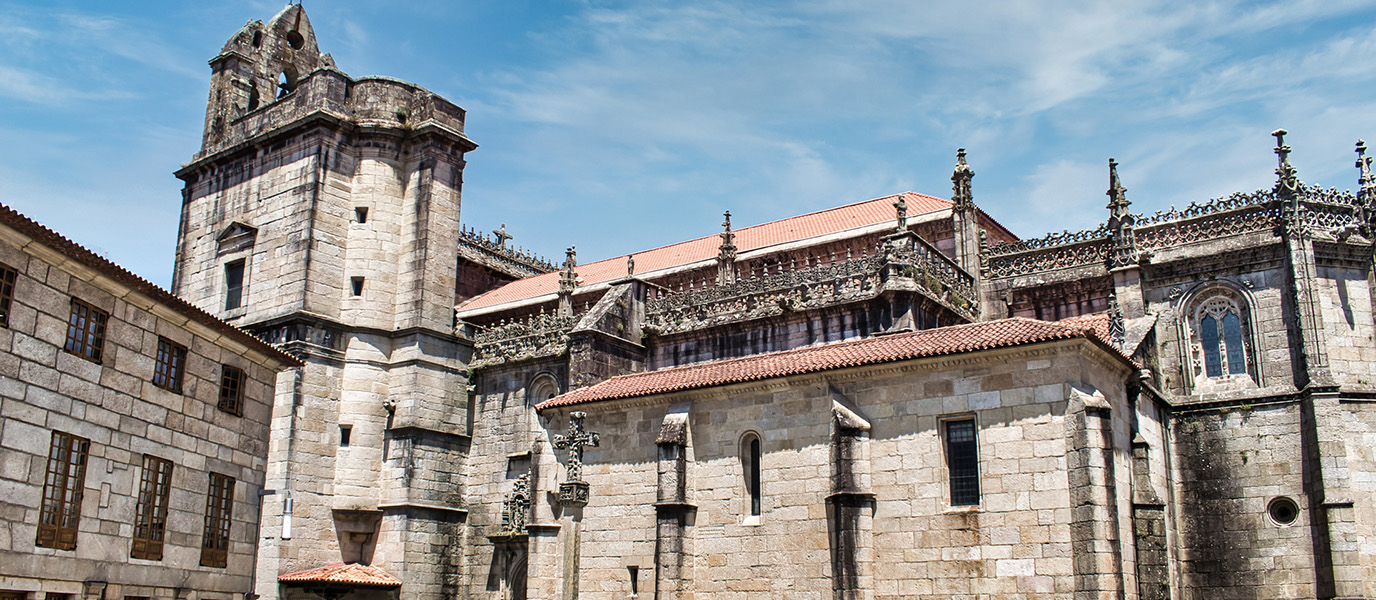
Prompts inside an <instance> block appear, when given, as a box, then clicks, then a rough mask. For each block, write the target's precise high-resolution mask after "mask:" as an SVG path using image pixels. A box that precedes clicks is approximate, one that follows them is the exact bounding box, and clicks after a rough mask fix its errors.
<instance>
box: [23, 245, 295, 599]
mask: <svg viewBox="0 0 1376 600" xmlns="http://www.w3.org/2000/svg"><path fill="white" fill-rule="evenodd" d="M33 247H34V244H30V246H29V248H30V250H28V251H29V252H38V251H39V250H42V251H43V252H41V253H40V254H35V255H30V254H26V253H25V252H24V251H20V250H19V249H17V247H16V246H14V245H12V244H11V242H10V238H6V239H5V240H4V241H0V263H4V264H6V265H8V266H10V267H13V268H15V269H16V270H17V271H18V273H19V276H18V279H17V281H16V282H15V288H14V300H13V304H12V305H11V308H10V312H9V315H8V317H9V324H8V327H4V328H0V415H3V417H4V418H3V421H0V490H3V492H0V523H3V524H0V565H2V566H0V574H2V575H3V576H0V588H6V589H18V590H22V591H39V590H40V589H41V590H44V591H51V592H65V593H73V592H75V593H81V592H82V591H83V590H82V584H83V582H87V581H104V582H108V583H109V587H107V588H105V593H106V594H107V595H111V597H122V596H124V595H144V596H150V597H159V598H170V597H171V596H172V594H173V588H184V589H185V590H187V592H188V593H189V595H188V596H187V597H188V598H192V599H194V598H198V597H213V598H228V597H229V595H230V594H236V595H237V594H241V593H244V592H248V591H251V589H252V569H253V564H254V559H253V553H254V549H255V539H254V536H255V534H256V533H257V526H258V506H259V496H258V491H259V490H260V489H262V488H263V482H264V469H265V461H266V456H267V443H268V420H269V413H270V410H271V403H272V396H273V392H272V389H273V387H272V386H273V382H274V380H275V379H276V371H275V369H274V368H270V366H269V365H270V364H271V363H269V362H268V361H267V360H266V359H265V358H264V357H263V356H262V355H259V354H257V353H256V352H253V351H251V350H248V349H247V347H245V346H242V345H238V344H237V343H235V342H233V341H232V340H231V339H229V338H227V337H225V336H224V335H223V334H221V333H218V332H212V331H210V330H209V329H207V328H204V327H202V326H200V325H198V324H196V323H195V322H194V321H188V320H187V318H186V316H184V315H182V314H180V313H178V312H176V311H175V310H174V309H171V308H169V307H167V306H165V305H162V304H156V303H155V302H154V301H152V300H150V299H149V298H147V297H146V296H143V295H141V294H139V293H134V292H131V291H130V290H128V289H127V288H123V287H120V285H119V284H116V283H115V282H113V281H111V280H109V279H106V278H104V277H103V276H101V275H97V274H96V273H95V272H94V271H92V270H90V269H87V268H86V267H84V266H82V265H80V264H78V263H76V262H75V261H65V265H66V266H64V267H61V268H59V267H57V266H53V264H51V263H50V262H49V260H51V257H52V256H53V255H52V254H51V250H47V249H38V250H33ZM40 256H41V257H43V258H40ZM72 298H79V299H81V300H82V301H84V302H87V303H89V304H91V305H93V306H95V307H97V308H99V309H101V310H104V311H107V312H108V313H109V320H108V322H107V323H106V330H105V340H104V344H103V360H102V362H101V363H95V362H92V361H89V360H86V359H84V358H82V357H79V356H77V355H75V354H72V353H69V352H66V351H64V350H63V345H64V343H65V341H66V337H67V322H68V319H69V317H70V315H71V306H72V305H71V299H72ZM159 337H165V338H167V339H169V340H172V341H173V342H175V343H177V344H181V345H183V346H185V347H186V348H187V354H186V363H185V365H184V369H185V378H184V381H183V384H182V390H181V392H180V393H177V392H173V391H169V390H166V389H162V388H159V387H157V386H154V385H153V384H152V382H151V380H152V377H153V371H154V363H155V356H156V354H157V349H158V340H159ZM212 340H215V341H212ZM226 364H228V365H233V366H236V367H239V368H241V369H243V370H244V372H245V373H246V374H247V376H248V381H247V384H246V385H247V387H246V389H245V393H244V407H243V416H235V415H234V414H230V413H227V412H224V411H222V410H219V409H217V407H216V406H217V403H218V400H219V390H220V378H221V372H222V365H226ZM56 431H60V432H64V433H68V434H73V435H76V436H80V437H83V438H86V439H88V440H89V441H90V450H89V452H90V457H89V462H88V463H87V466H86V475H85V481H84V485H83V493H84V497H83V498H82V501H81V504H80V513H81V520H80V527H79V531H78V534H77V541H76V549H75V550H69V551H67V550H53V549H48V548H38V547H35V537H36V525H37V523H38V520H39V512H40V503H41V501H42V495H43V487H44V479H45V471H46V469H47V466H48V450H49V447H50V444H51V440H52V436H53V432H56ZM145 454H147V455H151V456H155V457H158V458H162V459H165V460H169V461H171V462H172V464H173V467H172V480H171V485H172V487H171V493H170V496H169V508H168V512H167V525H166V527H167V529H166V536H165V538H164V539H165V546H164V549H163V554H162V559H161V560H140V559H132V558H130V551H131V544H132V539H131V538H132V535H133V528H134V520H135V511H136V506H137V503H138V494H139V486H140V478H141V473H142V470H143V458H144V455H145ZM210 473H219V474H223V475H228V476H231V477H233V478H234V479H235V480H236V483H235V486H234V506H233V513H232V522H231V525H230V545H229V556H228V567H226V568H213V567H202V566H200V565H199V563H200V548H201V544H202V538H203V532H204V527H205V511H206V495H207V493H208V489H209V474H210Z"/></svg>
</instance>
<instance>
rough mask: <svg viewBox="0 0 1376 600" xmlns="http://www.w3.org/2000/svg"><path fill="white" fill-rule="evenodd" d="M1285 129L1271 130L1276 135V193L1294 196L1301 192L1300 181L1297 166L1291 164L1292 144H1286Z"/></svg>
mask: <svg viewBox="0 0 1376 600" xmlns="http://www.w3.org/2000/svg"><path fill="white" fill-rule="evenodd" d="M1287 133H1289V132H1288V131H1286V130H1284V129H1277V130H1275V131H1272V132H1271V135H1273V136H1275V137H1276V149H1275V153H1276V194H1277V195H1282V196H1292V195H1294V194H1296V193H1298V192H1299V190H1300V181H1299V179H1298V178H1296V177H1295V175H1296V171H1295V167H1293V166H1291V165H1290V146H1287V145H1285V134H1287Z"/></svg>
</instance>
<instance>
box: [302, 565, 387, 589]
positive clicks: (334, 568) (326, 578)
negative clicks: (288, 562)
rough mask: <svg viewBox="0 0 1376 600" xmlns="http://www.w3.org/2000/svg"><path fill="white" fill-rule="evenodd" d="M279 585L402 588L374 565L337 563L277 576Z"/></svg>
mask: <svg viewBox="0 0 1376 600" xmlns="http://www.w3.org/2000/svg"><path fill="white" fill-rule="evenodd" d="M277 582H278V583H337V584H343V585H353V586H362V587H378V588H394V587H401V580H400V579H397V578H396V577H392V576H391V575H389V574H387V572H386V571H383V570H382V569H379V568H377V567H374V566H372V565H361V564H358V563H335V564H332V565H329V566H325V567H318V568H315V569H311V570H309V571H300V572H297V573H287V574H286V575H278V576H277Z"/></svg>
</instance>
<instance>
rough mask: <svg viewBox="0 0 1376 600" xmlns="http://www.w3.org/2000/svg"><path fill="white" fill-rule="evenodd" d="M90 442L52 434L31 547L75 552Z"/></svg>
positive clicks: (76, 437)
mask: <svg viewBox="0 0 1376 600" xmlns="http://www.w3.org/2000/svg"><path fill="white" fill-rule="evenodd" d="M90 451H91V440H88V439H86V438H83V437H78V436H75V435H72V434H70V433H63V432H61V431H54V432H53V438H52V444H51V445H50V446H49V447H48V465H47V468H46V470H45V475H44V478H43V500H42V504H41V505H40V507H39V513H38V535H37V537H36V538H35V539H34V545H35V546H38V547H41V548H53V549H55V550H75V549H76V536H77V531H78V530H79V529H80V524H81V499H82V497H83V496H84V495H85V493H86V463H87V459H88V458H89V457H90Z"/></svg>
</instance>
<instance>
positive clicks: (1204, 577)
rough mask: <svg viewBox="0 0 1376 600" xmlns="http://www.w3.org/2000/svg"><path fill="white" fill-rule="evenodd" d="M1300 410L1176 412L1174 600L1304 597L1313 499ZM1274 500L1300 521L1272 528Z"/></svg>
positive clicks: (1294, 406)
mask: <svg viewBox="0 0 1376 600" xmlns="http://www.w3.org/2000/svg"><path fill="white" fill-rule="evenodd" d="M1303 428H1304V423H1303V416H1302V411H1301V406H1300V404H1299V403H1292V402H1286V403H1276V404H1265V405H1257V406H1247V405H1243V406H1239V407H1234V408H1228V409H1211V410H1199V411H1189V412H1178V413H1176V415H1175V419H1174V424H1173V427H1172V429H1173V434H1174V454H1175V457H1176V458H1175V463H1176V464H1175V466H1174V468H1175V469H1176V486H1175V491H1174V493H1175V494H1176V502H1177V504H1178V506H1179V517H1178V519H1179V524H1178V527H1179V530H1180V538H1179V539H1180V546H1181V548H1180V552H1179V559H1180V563H1179V570H1180V573H1181V585H1182V590H1183V591H1184V595H1183V597H1184V598H1186V599H1191V598H1217V597H1219V596H1220V595H1230V596H1241V597H1288V598H1302V597H1313V596H1315V594H1316V588H1315V585H1316V574H1315V571H1314V568H1315V558H1314V556H1315V551H1316V550H1315V547H1314V541H1313V540H1314V537H1313V535H1314V533H1313V530H1312V529H1311V528H1312V527H1313V526H1314V523H1313V510H1312V509H1313V507H1314V506H1316V503H1314V499H1313V498H1311V497H1310V496H1309V494H1307V493H1306V483H1305V482H1306V478H1307V477H1308V475H1307V474H1306V465H1305V460H1306V459H1305V456H1304V448H1305V446H1306V444H1307V443H1308V442H1306V440H1305V439H1304V436H1303V434H1302V430H1303ZM1278 498H1288V499H1290V500H1292V501H1294V502H1295V504H1296V505H1297V506H1298V507H1299V511H1298V514H1297V516H1296V517H1295V520H1294V521H1293V522H1292V523H1289V524H1283V523H1280V522H1277V521H1276V519H1275V518H1274V517H1273V516H1272V515H1271V514H1270V512H1269V511H1268V505H1269V504H1270V503H1271V502H1273V501H1275V500H1276V499H1278Z"/></svg>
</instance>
